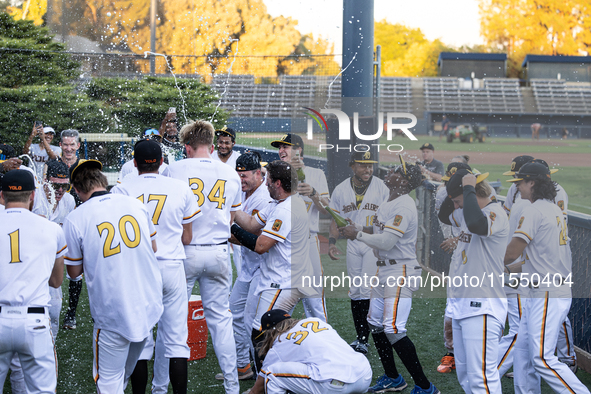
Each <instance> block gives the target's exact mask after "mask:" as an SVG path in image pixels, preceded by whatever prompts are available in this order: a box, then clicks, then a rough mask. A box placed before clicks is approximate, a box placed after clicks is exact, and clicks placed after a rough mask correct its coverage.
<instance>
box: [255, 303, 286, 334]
mask: <svg viewBox="0 0 591 394" xmlns="http://www.w3.org/2000/svg"><path fill="white" fill-rule="evenodd" d="M290 318H291V315H290V314H289V313H287V312H286V311H284V310H283V309H271V310H270V311H268V312H265V313H264V314H263V316H261V333H260V334H259V335H258V336H257V337H256V338H255V339H258V338H259V337H260V336H261V335H263V334H264V333H265V331H267V330H270V329H271V328H273V327H275V326H276V325H277V324H279V323H281V322H282V321H283V320H286V319H290Z"/></svg>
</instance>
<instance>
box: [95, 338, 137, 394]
mask: <svg viewBox="0 0 591 394" xmlns="http://www.w3.org/2000/svg"><path fill="white" fill-rule="evenodd" d="M92 337H93V346H92V353H93V359H92V376H93V378H94V382H95V383H96V390H97V393H99V394H101V393H105V394H106V393H108V394H123V390H124V389H125V385H126V384H127V379H129V377H130V376H131V374H132V372H133V370H134V368H135V364H136V363H137V360H138V359H139V357H140V354H141V353H142V350H143V349H144V345H145V343H146V338H144V340H143V341H141V342H131V341H129V340H127V339H125V338H123V337H122V336H121V335H119V334H117V333H116V332H113V331H109V330H104V329H100V328H96V327H95V328H94V330H93V335H92Z"/></svg>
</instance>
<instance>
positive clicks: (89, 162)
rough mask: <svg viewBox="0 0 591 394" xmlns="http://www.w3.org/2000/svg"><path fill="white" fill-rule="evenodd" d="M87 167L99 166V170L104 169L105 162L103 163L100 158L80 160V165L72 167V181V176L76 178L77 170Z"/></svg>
mask: <svg viewBox="0 0 591 394" xmlns="http://www.w3.org/2000/svg"><path fill="white" fill-rule="evenodd" d="M85 167H90V168H98V169H99V170H101V171H102V169H103V163H101V162H100V161H98V160H92V159H90V160H84V161H82V160H80V161H79V162H78V165H77V166H76V167H74V168H72V171H70V181H71V180H72V178H74V174H75V173H76V171H78V170H80V169H82V168H85Z"/></svg>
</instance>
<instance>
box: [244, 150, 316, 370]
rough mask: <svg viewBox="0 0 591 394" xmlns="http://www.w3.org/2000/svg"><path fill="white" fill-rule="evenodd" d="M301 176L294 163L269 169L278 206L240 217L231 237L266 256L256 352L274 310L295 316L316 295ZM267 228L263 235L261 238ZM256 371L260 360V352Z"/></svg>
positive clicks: (254, 327)
mask: <svg viewBox="0 0 591 394" xmlns="http://www.w3.org/2000/svg"><path fill="white" fill-rule="evenodd" d="M297 182H298V181H297V175H296V172H295V168H294V167H293V166H291V164H289V163H286V162H282V161H279V160H276V161H274V162H272V163H269V164H268V165H267V188H268V189H269V195H270V196H271V198H273V200H275V201H274V202H273V203H271V204H268V207H267V208H265V209H264V210H262V211H260V212H257V214H256V215H255V216H254V217H253V216H250V215H248V214H247V213H245V212H240V213H238V214H237V215H236V223H237V224H236V225H233V226H232V235H234V236H235V237H236V239H237V240H238V241H239V242H240V243H241V244H242V245H243V246H244V247H246V248H248V249H250V250H252V251H254V252H256V253H258V254H260V255H263V254H266V253H267V252H268V254H266V257H265V259H264V260H263V261H262V262H261V268H260V279H259V284H258V286H257V289H256V290H255V294H256V296H257V298H258V300H257V302H256V305H257V307H256V314H255V319H254V321H253V323H252V339H253V344H254V348H255V349H256V348H257V344H258V342H260V340H261V331H262V326H261V317H262V316H263V314H264V313H265V312H267V311H270V310H271V309H276V308H279V309H283V310H286V311H292V310H293V308H294V307H295V306H296V304H297V303H298V302H299V300H301V299H303V298H306V297H310V296H313V295H316V294H317V290H316V288H315V287H313V285H312V279H313V274H314V271H313V269H312V263H311V262H310V252H309V247H310V243H309V241H308V237H309V235H310V229H309V222H308V217H307V215H306V205H305V203H304V201H303V199H302V198H301V197H300V196H299V195H298V194H296V188H297ZM261 229H262V233H261V235H259V236H257V235H255V233H258V232H259V231H260V230H261ZM255 363H256V367H257V371H260V370H261V364H260V360H259V359H258V357H257V353H256V352H255Z"/></svg>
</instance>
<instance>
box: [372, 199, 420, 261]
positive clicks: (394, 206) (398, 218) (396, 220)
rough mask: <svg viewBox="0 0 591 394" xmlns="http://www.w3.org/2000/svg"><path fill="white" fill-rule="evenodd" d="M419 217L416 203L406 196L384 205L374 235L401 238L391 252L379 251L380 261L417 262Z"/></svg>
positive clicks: (378, 216) (374, 228) (375, 224)
mask: <svg viewBox="0 0 591 394" xmlns="http://www.w3.org/2000/svg"><path fill="white" fill-rule="evenodd" d="M417 228H418V216H417V207H416V204H415V201H414V200H413V199H412V197H411V196H409V195H408V194H405V195H403V196H400V197H398V198H396V199H394V200H391V201H387V202H385V203H383V204H382V205H381V206H380V208H379V209H378V213H377V215H376V218H375V220H374V223H373V233H374V234H382V233H383V232H384V231H386V232H389V233H392V234H394V235H396V236H397V237H400V239H399V240H398V242H396V245H394V247H393V248H392V249H390V250H377V252H378V253H379V259H380V260H390V259H392V260H396V261H404V260H416V259H417V252H416V245H417Z"/></svg>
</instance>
